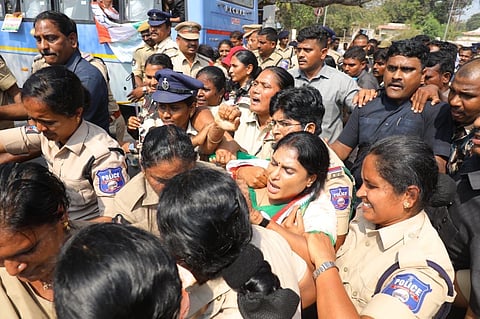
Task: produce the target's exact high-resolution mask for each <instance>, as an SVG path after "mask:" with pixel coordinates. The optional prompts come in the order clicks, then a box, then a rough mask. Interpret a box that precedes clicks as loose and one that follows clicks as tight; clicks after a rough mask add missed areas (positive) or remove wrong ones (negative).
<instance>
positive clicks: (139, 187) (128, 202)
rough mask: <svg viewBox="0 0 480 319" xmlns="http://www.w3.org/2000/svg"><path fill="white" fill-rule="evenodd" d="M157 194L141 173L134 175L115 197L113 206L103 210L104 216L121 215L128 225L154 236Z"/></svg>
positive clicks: (156, 233) (155, 231)
mask: <svg viewBox="0 0 480 319" xmlns="http://www.w3.org/2000/svg"><path fill="white" fill-rule="evenodd" d="M158 198H159V197H158V194H157V193H156V192H155V191H154V190H153V188H152V186H150V184H149V183H148V182H147V180H146V178H145V174H144V173H143V172H140V173H138V174H137V175H135V176H134V177H133V178H132V179H131V180H130V181H129V182H128V184H127V185H126V186H125V187H124V188H123V189H122V190H120V192H118V196H115V198H114V200H113V205H110V206H109V207H106V208H105V212H104V216H109V217H112V218H113V217H115V216H116V215H117V214H121V215H122V216H123V218H125V219H126V220H127V221H128V222H129V223H132V224H133V225H134V226H136V227H139V228H142V229H144V230H146V231H148V232H151V233H152V234H154V235H157V236H158V235H159V232H158V227H157V206H158Z"/></svg>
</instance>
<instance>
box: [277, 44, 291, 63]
mask: <svg viewBox="0 0 480 319" xmlns="http://www.w3.org/2000/svg"><path fill="white" fill-rule="evenodd" d="M276 50H277V53H278V54H280V55H281V56H282V57H283V58H284V59H288V60H290V59H291V58H293V56H294V55H295V49H294V48H293V47H292V46H289V45H287V47H286V48H285V49H282V47H281V46H279V45H277V48H276Z"/></svg>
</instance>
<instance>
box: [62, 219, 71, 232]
mask: <svg viewBox="0 0 480 319" xmlns="http://www.w3.org/2000/svg"><path fill="white" fill-rule="evenodd" d="M63 229H65V230H66V231H69V230H70V224H69V222H68V220H66V221H64V222H63Z"/></svg>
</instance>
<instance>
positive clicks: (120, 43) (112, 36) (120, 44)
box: [90, 2, 144, 62]
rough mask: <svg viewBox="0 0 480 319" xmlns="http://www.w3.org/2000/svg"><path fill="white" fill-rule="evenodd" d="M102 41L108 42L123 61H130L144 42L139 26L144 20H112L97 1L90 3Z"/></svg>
mask: <svg viewBox="0 0 480 319" xmlns="http://www.w3.org/2000/svg"><path fill="white" fill-rule="evenodd" d="M90 7H91V8H92V12H93V17H94V19H95V25H96V27H97V33H98V39H99V42H100V43H107V44H108V45H109V47H110V49H112V51H113V53H114V54H115V55H116V56H117V58H118V59H119V60H120V61H121V62H130V61H131V60H132V54H133V51H134V50H135V49H136V48H137V47H139V46H140V45H141V44H142V39H141V38H140V36H139V35H138V31H137V29H138V27H139V26H140V25H141V24H142V23H143V22H144V21H139V22H134V23H117V22H114V21H112V19H110V18H109V17H108V16H107V14H106V13H105V12H104V11H103V9H102V8H101V7H100V5H99V4H98V3H97V2H92V3H91V4H90Z"/></svg>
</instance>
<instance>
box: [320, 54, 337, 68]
mask: <svg viewBox="0 0 480 319" xmlns="http://www.w3.org/2000/svg"><path fill="white" fill-rule="evenodd" d="M323 63H325V64H326V65H328V66H329V67H332V68H334V69H336V68H337V63H335V59H334V58H333V57H332V56H331V55H327V56H325V60H324V61H323Z"/></svg>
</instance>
